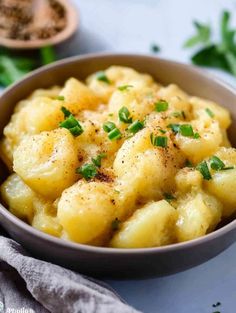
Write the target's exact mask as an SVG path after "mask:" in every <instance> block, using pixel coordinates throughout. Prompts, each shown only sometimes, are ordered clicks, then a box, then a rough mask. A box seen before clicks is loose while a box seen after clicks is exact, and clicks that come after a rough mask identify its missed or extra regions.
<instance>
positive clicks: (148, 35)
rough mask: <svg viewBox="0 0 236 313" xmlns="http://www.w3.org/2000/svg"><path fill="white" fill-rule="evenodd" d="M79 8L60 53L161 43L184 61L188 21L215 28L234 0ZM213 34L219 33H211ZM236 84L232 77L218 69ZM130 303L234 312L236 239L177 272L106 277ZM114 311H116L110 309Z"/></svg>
mask: <svg viewBox="0 0 236 313" xmlns="http://www.w3.org/2000/svg"><path fill="white" fill-rule="evenodd" d="M74 2H75V4H76V5H77V6H78V8H79V10H80V17H81V24H80V30H79V32H78V35H77V38H76V40H75V41H74V42H73V43H70V44H69V45H68V46H67V48H66V49H63V50H62V51H60V53H61V56H64V55H69V54H79V53H88V52H96V51H117V52H135V53H149V52H150V49H149V48H150V44H151V43H152V42H156V43H158V44H159V45H160V46H161V47H162V52H161V53H160V54H159V55H160V56H161V57H165V58H170V59H174V60H178V61H181V62H188V60H189V56H190V55H191V53H192V52H191V51H187V50H184V49H183V48H182V44H183V42H184V41H185V39H186V38H187V37H188V36H190V35H191V34H192V33H193V28H192V20H193V19H197V20H200V21H203V22H208V21H209V22H211V23H212V24H213V25H214V29H215V30H216V29H217V26H218V19H219V15H220V12H221V11H222V9H224V8H226V9H229V10H231V11H232V12H234V14H233V15H234V25H235V26H236V0H235V1H232V0H156V1H155V0H74ZM215 37H216V38H217V32H216V33H215ZM216 75H221V76H222V77H223V79H225V80H227V81H228V82H230V83H231V84H234V85H235V86H236V79H235V78H232V77H231V76H230V75H227V74H222V73H221V72H216ZM109 283H110V284H111V285H112V286H113V287H114V288H115V289H116V290H117V291H118V292H119V293H120V295H121V296H122V297H123V298H124V299H125V300H126V301H127V302H128V303H129V304H130V305H133V306H134V307H136V308H137V309H140V310H142V311H143V312H145V313H154V312H155V313H158V312H160V313H212V312H214V311H217V309H213V308H212V304H213V303H216V302H217V301H220V302H221V303H222V306H221V307H219V308H218V309H219V311H220V312H221V313H235V312H236V244H235V245H233V246H232V247H231V248H229V249H228V250H227V251H226V252H224V253H222V254H221V255H220V256H218V257H216V258H215V259H213V260H211V261H209V262H207V263H206V264H203V265H201V266H198V267H196V268H194V269H191V270H188V271H186V272H183V273H179V274H177V275H172V276H169V277H164V278H156V279H148V280H137V281H109ZM114 313H115V312H114Z"/></svg>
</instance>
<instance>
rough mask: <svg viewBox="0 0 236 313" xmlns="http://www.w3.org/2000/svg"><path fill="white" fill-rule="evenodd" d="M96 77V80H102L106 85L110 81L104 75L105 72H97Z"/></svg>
mask: <svg viewBox="0 0 236 313" xmlns="http://www.w3.org/2000/svg"><path fill="white" fill-rule="evenodd" d="M96 77H97V80H99V81H102V82H104V83H106V84H108V85H110V83H111V81H110V80H109V79H108V77H107V76H106V74H105V73H104V72H103V71H101V72H98V73H97V75H96Z"/></svg>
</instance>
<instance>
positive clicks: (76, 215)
mask: <svg viewBox="0 0 236 313" xmlns="http://www.w3.org/2000/svg"><path fill="white" fill-rule="evenodd" d="M115 196H116V194H115V192H114V190H113V188H112V186H110V185H109V184H107V183H102V182H89V183H87V182H84V181H78V182H77V183H76V184H74V185H73V186H72V187H70V188H68V189H66V190H65V191H64V192H63V194H62V197H61V199H60V200H59V202H58V220H59V223H60V224H61V225H62V226H63V229H64V231H65V233H66V234H67V236H68V237H69V239H70V240H73V241H75V242H78V243H88V242H90V241H93V240H95V239H96V238H97V237H100V236H102V235H103V234H106V233H107V232H109V231H110V230H111V224H112V221H113V219H114V216H115V204H116V201H115Z"/></svg>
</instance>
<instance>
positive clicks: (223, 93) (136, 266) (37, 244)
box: [0, 54, 236, 278]
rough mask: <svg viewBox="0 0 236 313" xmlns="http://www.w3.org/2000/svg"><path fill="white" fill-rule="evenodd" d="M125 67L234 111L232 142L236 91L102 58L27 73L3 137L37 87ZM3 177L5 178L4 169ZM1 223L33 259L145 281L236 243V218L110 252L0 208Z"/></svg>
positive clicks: (0, 119) (177, 71) (160, 67)
mask: <svg viewBox="0 0 236 313" xmlns="http://www.w3.org/2000/svg"><path fill="white" fill-rule="evenodd" d="M114 64H115V65H124V66H130V67H133V68H135V69H136V70H138V71H141V72H146V73H149V74H151V75H152V76H153V77H154V78H155V79H156V80H157V81H160V82H161V83H163V84H168V83H176V84H178V85H179V86H180V87H182V88H183V89H184V90H186V91H187V92H189V93H190V94H193V95H197V96H201V97H205V98H208V99H211V100H215V101H217V102H219V103H221V104H222V105H224V106H225V107H226V108H228V109H229V110H230V111H231V114H232V118H233V125H232V127H231V129H230V130H229V136H230V139H231V142H232V143H233V144H234V145H235V143H236V136H234V137H233V136H232V135H233V134H236V132H235V130H236V106H235V103H236V91H235V90H233V89H232V88H230V87H229V86H227V85H225V84H224V83H222V82H221V81H219V80H218V79H216V78H213V77H211V76H210V75H209V74H206V73H205V72H204V71H200V70H198V69H196V68H194V67H192V66H189V65H184V64H180V63H176V62H172V61H167V60H162V59H159V58H156V57H151V56H142V55H120V54H101V55H88V56H83V57H76V58H70V59H67V60H63V61H60V62H57V63H55V64H53V65H51V66H47V67H44V68H42V69H40V70H37V71H35V72H33V73H32V74H30V75H28V76H27V77H26V78H25V79H23V80H21V81H20V82H18V83H16V84H15V85H13V86H12V87H10V88H9V89H7V90H6V91H5V93H4V94H3V96H2V97H1V98H0V133H2V130H3V128H4V126H5V125H6V124H7V122H8V121H9V118H10V116H11V113H12V111H13V108H14V105H15V103H16V102H17V101H19V100H21V99H23V98H25V97H27V96H28V95H29V94H30V93H31V92H32V91H33V90H34V89H36V88H46V87H50V86H52V85H55V84H63V82H64V81H65V80H66V79H67V78H68V77H71V76H74V77H78V78H79V79H84V78H85V77H86V76H87V75H88V74H91V73H93V72H95V71H98V70H101V69H105V68H106V67H108V66H110V65H114ZM0 175H1V176H0V177H1V178H2V179H4V175H6V173H5V170H4V166H3V164H1V165H0ZM0 224H1V225H2V227H3V228H4V229H5V230H6V231H7V232H8V233H9V234H10V235H11V236H12V237H13V238H14V239H15V240H17V241H18V242H20V243H21V244H22V245H23V246H24V247H25V248H26V249H27V250H28V251H30V252H31V253H32V254H33V255H34V256H36V257H38V258H41V259H44V260H47V261H51V262H53V263H57V264H60V265H63V266H65V267H68V268H71V269H74V270H78V271H79V272H82V273H86V274H90V275H95V276H106V277H108V276H109V277H111V276H117V277H120V278H124V277H136V278H138V277H141V276H142V277H143V276H151V275H153V276H157V275H166V274H171V273H175V272H179V271H183V270H186V269H188V268H190V267H193V266H196V265H198V264H200V263H203V262H205V261H207V260H209V259H210V258H213V257H214V256H216V255H217V254H219V253H220V252H222V251H223V250H224V249H226V248H227V247H229V246H230V245H231V244H232V243H233V242H234V241H235V240H236V220H234V221H231V222H229V223H228V224H227V225H225V226H223V227H221V228H220V229H218V230H216V231H214V232H213V233H211V234H208V235H206V236H205V237H202V238H199V239H196V240H193V241H189V242H185V243H178V244H173V245H169V246H166V247H160V248H145V249H111V248H100V247H91V246H86V245H80V244H76V243H72V242H66V241H63V240H60V239H57V238H54V237H51V236H49V235H47V234H44V233H41V232H40V231H38V230H36V229H34V228H32V227H31V226H29V225H27V224H26V223H24V222H22V221H21V220H19V219H18V218H17V217H15V216H14V215H12V214H11V213H10V212H9V211H8V210H7V209H6V208H4V206H3V205H1V204H0Z"/></svg>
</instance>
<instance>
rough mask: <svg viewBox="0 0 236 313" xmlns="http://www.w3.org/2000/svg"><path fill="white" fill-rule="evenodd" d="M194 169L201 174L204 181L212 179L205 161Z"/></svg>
mask: <svg viewBox="0 0 236 313" xmlns="http://www.w3.org/2000/svg"><path fill="white" fill-rule="evenodd" d="M196 169H197V170H198V171H199V172H200V173H201V174H202V176H203V178H204V179H206V180H210V179H212V177H211V173H210V171H209V168H208V165H207V162H206V161H203V162H201V163H199V164H198V166H197V167H196Z"/></svg>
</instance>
